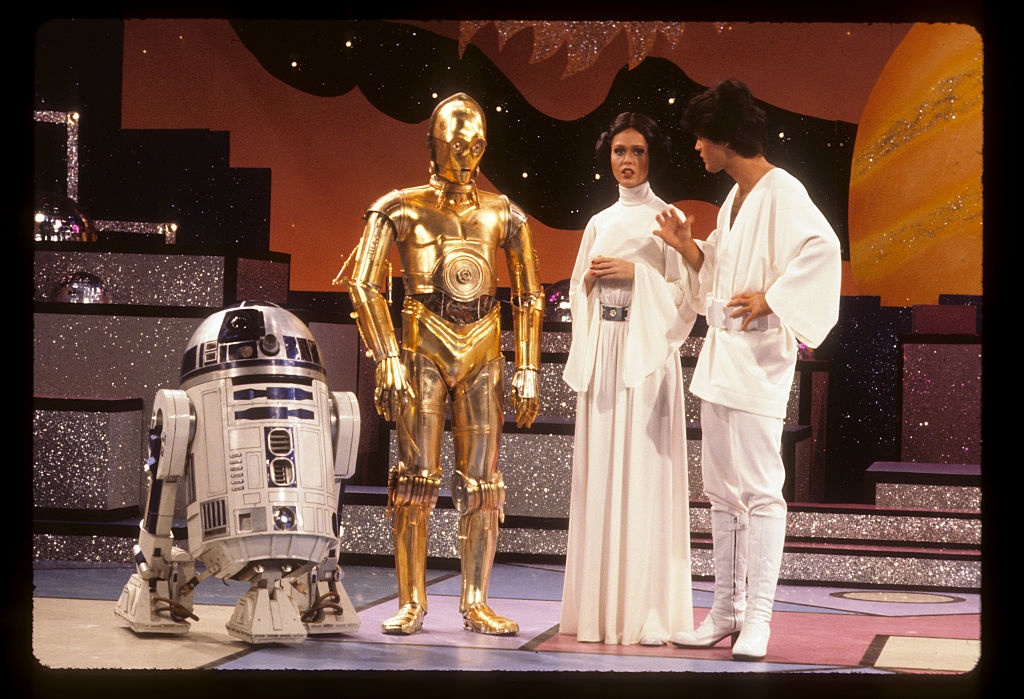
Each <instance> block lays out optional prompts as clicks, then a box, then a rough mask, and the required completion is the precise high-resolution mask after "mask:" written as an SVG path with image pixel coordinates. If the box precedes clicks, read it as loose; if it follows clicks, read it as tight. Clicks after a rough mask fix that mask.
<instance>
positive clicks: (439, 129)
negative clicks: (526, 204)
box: [431, 105, 487, 184]
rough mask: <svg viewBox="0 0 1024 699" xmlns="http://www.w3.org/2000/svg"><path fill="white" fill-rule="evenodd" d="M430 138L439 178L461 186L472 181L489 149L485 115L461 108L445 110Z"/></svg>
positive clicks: (456, 106) (440, 115)
mask: <svg viewBox="0 0 1024 699" xmlns="http://www.w3.org/2000/svg"><path fill="white" fill-rule="evenodd" d="M431 139H432V142H433V146H434V163H435V165H436V166H437V174H438V176H439V177H443V178H444V179H446V180H448V181H449V182H456V183H458V184H468V183H469V182H471V181H472V180H473V175H474V173H475V172H476V168H477V166H478V165H479V164H480V158H482V157H483V154H484V149H485V148H486V147H487V140H486V139H485V138H484V124H483V116H482V115H481V114H480V113H478V112H477V111H476V110H473V109H465V108H464V107H461V106H458V105H455V106H452V107H451V108H449V109H445V110H444V111H443V112H442V113H441V114H439V115H438V118H437V121H436V122H435V124H434V133H433V134H432V136H431Z"/></svg>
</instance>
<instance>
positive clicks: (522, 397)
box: [509, 367, 539, 427]
mask: <svg viewBox="0 0 1024 699" xmlns="http://www.w3.org/2000/svg"><path fill="white" fill-rule="evenodd" d="M509 403H510V404H511V406H512V410H514V411H515V414H516V426H517V427H523V426H524V425H525V426H526V427H529V426H530V425H532V424H533V420H534V418H535V417H537V408H538V405H539V401H538V398H537V370H536V369H532V368H529V367H521V368H519V369H516V371H515V373H514V374H513V375H512V391H511V395H510V396H509Z"/></svg>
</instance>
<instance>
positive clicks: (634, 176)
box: [611, 129, 651, 187]
mask: <svg viewBox="0 0 1024 699" xmlns="http://www.w3.org/2000/svg"><path fill="white" fill-rule="evenodd" d="M611 151H612V157H611V161H612V162H611V165H612V174H614V175H615V179H616V181H618V183H619V184H620V185H622V186H623V187H636V186H637V185H640V184H643V183H644V182H646V181H647V171H648V170H649V169H650V165H651V155H650V152H649V151H648V149H647V139H646V138H644V135H643V134H642V133H640V132H639V131H637V130H636V129H625V130H624V131H620V132H618V133H617V134H615V136H613V137H612V148H611Z"/></svg>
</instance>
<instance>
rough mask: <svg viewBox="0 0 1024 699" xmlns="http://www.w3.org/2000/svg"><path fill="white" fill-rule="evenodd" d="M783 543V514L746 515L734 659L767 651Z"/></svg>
mask: <svg viewBox="0 0 1024 699" xmlns="http://www.w3.org/2000/svg"><path fill="white" fill-rule="evenodd" d="M785 542H786V517H785V515H783V516H782V517H760V516H757V515H751V517H750V566H749V568H748V569H747V576H748V579H749V587H748V590H747V611H746V617H745V619H744V621H743V630H742V631H741V632H740V637H739V640H738V641H736V643H735V644H734V645H733V648H732V657H733V658H735V659H736V660H761V659H762V658H764V656H765V655H766V654H767V652H768V636H769V634H770V633H771V629H770V628H769V624H770V622H771V619H772V605H773V604H774V603H775V587H776V585H777V584H778V582H779V568H780V567H781V566H782V547H783V545H784V544H785Z"/></svg>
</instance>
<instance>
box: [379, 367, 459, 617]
mask: <svg viewBox="0 0 1024 699" xmlns="http://www.w3.org/2000/svg"><path fill="white" fill-rule="evenodd" d="M404 360H405V364H406V370H407V372H408V376H409V377H410V383H411V384H412V386H413V389H414V390H415V391H416V396H417V398H416V400H415V401H413V403H411V404H408V405H406V406H405V407H404V408H403V410H402V411H401V414H400V415H399V417H398V421H397V425H396V426H397V429H398V449H399V459H400V460H399V462H398V464H396V465H395V466H394V467H393V468H392V469H391V473H390V476H389V478H388V511H389V513H390V515H391V529H392V532H393V534H394V544H395V574H396V577H397V582H398V605H399V609H398V613H397V614H395V615H394V616H393V617H391V618H390V619H387V620H385V621H384V622H383V624H382V625H381V628H382V630H383V632H384V633H386V634H411V633H415V632H416V631H418V630H419V629H420V627H421V626H422V625H423V617H425V616H426V614H427V592H426V588H427V583H426V578H427V535H428V526H427V525H428V524H429V521H430V513H431V512H432V511H433V509H434V505H435V503H436V502H437V494H438V492H439V491H440V488H441V464H440V458H441V457H440V452H441V434H442V431H443V430H444V416H445V412H446V410H447V401H446V391H447V389H446V387H445V385H444V382H443V380H442V379H441V377H440V375H439V374H438V373H437V370H436V369H435V368H434V367H433V365H432V364H431V363H430V362H429V361H428V360H426V359H425V358H424V357H422V356H421V355H418V354H415V353H412V352H406V353H405V357H404Z"/></svg>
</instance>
